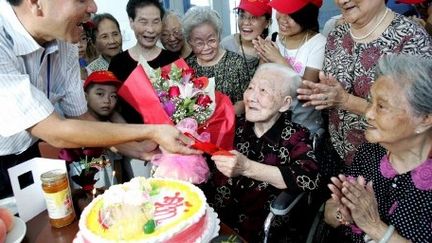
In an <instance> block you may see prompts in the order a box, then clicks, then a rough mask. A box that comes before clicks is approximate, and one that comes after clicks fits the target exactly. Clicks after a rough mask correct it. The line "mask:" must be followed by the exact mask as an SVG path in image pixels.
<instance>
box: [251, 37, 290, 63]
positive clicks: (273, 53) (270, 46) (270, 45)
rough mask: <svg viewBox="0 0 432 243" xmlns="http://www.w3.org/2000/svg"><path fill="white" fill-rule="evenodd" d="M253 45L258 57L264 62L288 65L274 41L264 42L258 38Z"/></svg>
mask: <svg viewBox="0 0 432 243" xmlns="http://www.w3.org/2000/svg"><path fill="white" fill-rule="evenodd" d="M252 43H253V45H254V48H255V50H256V52H257V54H258V56H259V57H260V58H261V60H263V61H264V62H271V63H280V64H285V65H286V61H285V58H284V57H283V56H282V54H281V53H280V52H279V48H278V47H277V45H276V43H274V42H273V41H271V40H264V39H263V38H261V37H260V36H258V37H257V39H255V40H253V41H252Z"/></svg>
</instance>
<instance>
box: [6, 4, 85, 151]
mask: <svg viewBox="0 0 432 243" xmlns="http://www.w3.org/2000/svg"><path fill="white" fill-rule="evenodd" d="M53 104H57V105H58V107H59V108H60V109H61V110H62V112H63V113H64V114H65V115H67V116H79V115H81V114H83V113H84V112H86V111H87V103H86V100H85V97H84V91H83V89H82V82H81V81H80V70H79V64H78V49H77V48H76V46H74V45H72V44H68V43H65V42H62V41H52V42H49V43H47V44H45V45H44V46H40V45H39V44H38V43H37V42H36V41H35V40H34V39H33V38H32V37H31V36H30V34H29V33H28V32H27V31H26V29H25V28H24V26H23V25H22V24H21V22H20V21H19V20H18V18H17V16H16V15H15V13H14V11H13V9H12V7H11V6H10V5H9V4H8V3H7V2H6V1H0V110H1V112H2V113H1V114H0V155H9V154H17V153H21V152H23V151H25V150H26V149H27V148H29V147H30V146H31V145H32V144H33V143H35V142H36V141H37V138H35V137H33V136H31V134H30V133H29V132H27V131H26V129H28V128H30V127H32V126H34V125H35V124H37V123H38V122H40V121H42V120H44V119H45V118H47V117H48V116H49V115H50V114H51V113H52V112H53V111H54V107H53Z"/></svg>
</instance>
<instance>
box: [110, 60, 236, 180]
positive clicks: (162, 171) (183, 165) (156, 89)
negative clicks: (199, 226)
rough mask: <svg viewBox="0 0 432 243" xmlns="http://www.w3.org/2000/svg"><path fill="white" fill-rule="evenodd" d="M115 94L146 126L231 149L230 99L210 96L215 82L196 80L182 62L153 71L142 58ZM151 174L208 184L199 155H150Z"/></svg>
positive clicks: (218, 94) (191, 71)
mask: <svg viewBox="0 0 432 243" xmlns="http://www.w3.org/2000/svg"><path fill="white" fill-rule="evenodd" d="M140 64H141V65H138V67H137V68H136V69H135V70H134V71H133V72H132V73H131V75H130V76H129V78H128V79H127V80H126V81H125V83H124V84H123V86H122V87H121V88H120V90H119V94H120V96H122V97H123V98H124V99H125V100H126V101H127V102H128V103H129V104H131V105H132V106H133V107H134V108H135V109H136V110H137V111H138V112H140V114H141V115H142V116H143V120H144V122H145V123H147V124H173V125H176V127H177V128H178V129H179V130H181V131H182V132H188V133H189V134H192V135H193V136H194V137H195V138H197V139H199V140H200V141H203V142H212V143H214V144H217V145H218V146H221V147H224V148H225V149H231V148H232V143H233V138H234V108H233V106H232V104H231V102H230V100H229V98H228V97H227V96H225V95H223V94H222V93H219V92H215V81H214V78H207V77H195V75H194V71H193V70H192V69H190V68H189V67H188V65H187V64H186V62H185V61H184V60H183V59H179V60H177V61H176V62H174V63H172V64H171V65H168V66H165V67H162V68H158V69H153V68H151V67H150V66H149V65H148V64H147V62H146V61H145V60H140ZM152 163H153V164H155V165H158V168H157V169H156V171H155V174H154V176H158V177H169V178H176V179H182V180H186V181H190V182H192V183H195V184H199V183H202V182H204V181H206V180H207V178H208V175H209V169H208V166H207V163H206V161H205V159H204V157H203V156H202V155H188V156H186V155H179V154H174V155H172V154H171V155H168V154H165V153H162V154H158V155H155V156H154V157H153V159H152Z"/></svg>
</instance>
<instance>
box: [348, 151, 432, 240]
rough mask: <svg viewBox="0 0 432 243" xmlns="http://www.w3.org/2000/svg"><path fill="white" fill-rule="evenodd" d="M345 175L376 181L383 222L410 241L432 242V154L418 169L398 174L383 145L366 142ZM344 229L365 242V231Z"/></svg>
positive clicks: (375, 189)
mask: <svg viewBox="0 0 432 243" xmlns="http://www.w3.org/2000/svg"><path fill="white" fill-rule="evenodd" d="M345 174H346V175H351V176H354V177H357V176H359V175H362V176H364V177H365V179H366V180H367V181H373V189H374V192H375V196H376V199H377V202H378V211H379V214H380V217H381V220H382V221H384V222H385V223H386V224H388V225H389V224H391V225H393V226H394V227H395V231H397V232H398V233H399V234H400V235H402V236H403V237H405V238H407V239H409V240H411V242H424V243H426V242H432V154H429V159H427V160H426V161H424V162H423V163H422V164H420V165H419V166H418V167H417V168H415V169H413V170H411V171H408V172H406V173H403V174H398V173H397V172H396V170H395V169H393V167H392V165H391V164H390V162H389V160H388V156H387V154H386V150H385V149H384V148H382V147H381V146H379V145H377V144H370V143H365V144H363V145H362V146H360V147H359V151H358V153H357V154H356V156H355V157H354V161H353V164H352V166H351V167H348V168H347V171H346V172H345ZM343 227H344V226H343ZM344 231H345V233H346V234H347V235H348V236H349V238H351V240H352V242H359V243H360V242H362V243H363V242H364V233H363V232H361V231H360V232H357V233H354V232H355V231H354V232H353V231H352V230H351V229H350V228H348V227H344Z"/></svg>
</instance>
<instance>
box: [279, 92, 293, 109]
mask: <svg viewBox="0 0 432 243" xmlns="http://www.w3.org/2000/svg"><path fill="white" fill-rule="evenodd" d="M292 102H293V99H292V97H291V96H289V95H288V96H285V97H284V99H283V104H282V106H281V108H279V112H285V111H287V110H289V108H290V107H291V104H292Z"/></svg>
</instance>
